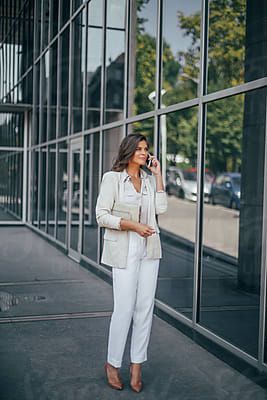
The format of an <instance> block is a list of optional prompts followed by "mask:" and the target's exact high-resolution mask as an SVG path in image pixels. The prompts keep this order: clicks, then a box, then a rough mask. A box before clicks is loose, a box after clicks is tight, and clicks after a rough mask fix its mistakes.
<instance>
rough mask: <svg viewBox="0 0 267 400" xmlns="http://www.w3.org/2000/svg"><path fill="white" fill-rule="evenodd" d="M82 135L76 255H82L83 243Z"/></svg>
mask: <svg viewBox="0 0 267 400" xmlns="http://www.w3.org/2000/svg"><path fill="white" fill-rule="evenodd" d="M84 143H85V140H84V135H82V137H81V147H80V204H79V206H80V216H79V234H78V249H77V250H78V253H79V255H81V253H82V243H83V204H84Z"/></svg>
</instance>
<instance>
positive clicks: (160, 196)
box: [151, 176, 168, 215]
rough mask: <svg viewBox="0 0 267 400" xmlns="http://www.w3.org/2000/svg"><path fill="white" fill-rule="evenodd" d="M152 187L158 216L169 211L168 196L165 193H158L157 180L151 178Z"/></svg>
mask: <svg viewBox="0 0 267 400" xmlns="http://www.w3.org/2000/svg"><path fill="white" fill-rule="evenodd" d="M151 180H152V186H153V189H154V191H155V212H156V214H157V215H159V214H164V213H165V212H166V211H167V206H168V203H167V195H166V192H165V191H160V192H157V191H156V179H155V177H154V176H151Z"/></svg>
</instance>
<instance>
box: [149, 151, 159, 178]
mask: <svg viewBox="0 0 267 400" xmlns="http://www.w3.org/2000/svg"><path fill="white" fill-rule="evenodd" d="M150 158H151V159H152V162H151V166H150V167H148V169H149V170H150V171H151V172H152V174H153V175H160V174H161V170H160V162H159V160H158V159H157V158H156V157H155V156H150Z"/></svg>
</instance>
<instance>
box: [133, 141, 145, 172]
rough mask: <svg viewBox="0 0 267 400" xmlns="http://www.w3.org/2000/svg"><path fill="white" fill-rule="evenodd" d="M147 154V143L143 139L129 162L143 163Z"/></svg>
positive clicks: (140, 164)
mask: <svg viewBox="0 0 267 400" xmlns="http://www.w3.org/2000/svg"><path fill="white" fill-rule="evenodd" d="M147 156H148V145H147V142H146V141H145V140H141V141H140V142H139V143H138V145H137V147H136V150H135V153H134V155H133V156H132V158H131V161H130V162H131V163H134V164H138V165H139V166H142V165H145V163H146V160H147Z"/></svg>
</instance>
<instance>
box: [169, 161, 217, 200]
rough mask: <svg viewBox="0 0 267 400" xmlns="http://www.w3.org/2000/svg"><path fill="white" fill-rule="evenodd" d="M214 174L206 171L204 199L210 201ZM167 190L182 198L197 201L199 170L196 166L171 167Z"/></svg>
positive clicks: (170, 193)
mask: <svg viewBox="0 0 267 400" xmlns="http://www.w3.org/2000/svg"><path fill="white" fill-rule="evenodd" d="M212 180H213V175H212V173H211V172H210V171H208V170H206V172H205V182H204V201H205V202H209V198H210V190H211V183H212ZM166 192H167V194H169V195H172V194H173V195H175V196H177V197H180V198H181V199H187V200H191V201H197V170H196V168H188V169H184V170H182V169H180V168H177V167H169V168H168V170H167V179H166Z"/></svg>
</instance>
